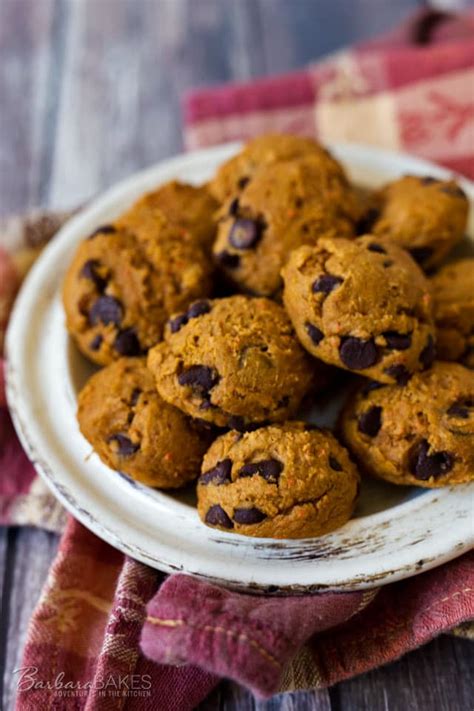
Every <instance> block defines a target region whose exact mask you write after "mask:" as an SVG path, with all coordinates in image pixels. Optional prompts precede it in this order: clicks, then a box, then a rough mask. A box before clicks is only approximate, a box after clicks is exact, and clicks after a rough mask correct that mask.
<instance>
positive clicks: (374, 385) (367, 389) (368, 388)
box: [362, 380, 385, 395]
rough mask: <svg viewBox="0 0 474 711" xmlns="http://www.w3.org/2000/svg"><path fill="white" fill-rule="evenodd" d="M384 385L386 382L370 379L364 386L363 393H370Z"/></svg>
mask: <svg viewBox="0 0 474 711" xmlns="http://www.w3.org/2000/svg"><path fill="white" fill-rule="evenodd" d="M384 387H385V383H379V382H378V381H377V380H368V381H367V382H366V383H365V385H364V386H363V388H362V394H363V395H368V394H369V393H371V392H372V391H373V390H380V388H384Z"/></svg>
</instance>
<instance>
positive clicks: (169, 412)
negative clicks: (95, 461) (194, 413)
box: [77, 358, 209, 489]
mask: <svg viewBox="0 0 474 711" xmlns="http://www.w3.org/2000/svg"><path fill="white" fill-rule="evenodd" d="M78 402H79V404H78V413H77V417H78V421H79V426H80V429H81V432H82V434H83V435H84V437H85V438H86V439H87V440H88V441H89V442H90V443H91V445H92V446H93V448H94V450H95V451H96V452H97V454H98V455H99V457H100V458H101V459H102V461H103V462H104V463H105V464H107V465H108V466H110V467H111V468H112V469H116V470H118V471H121V472H124V473H126V474H128V475H129V476H131V477H132V478H133V479H136V480H137V481H140V482H142V483H144V484H148V485H149V486H153V487H157V488H162V489H169V488H177V487H180V486H183V485H184V484H186V483H187V482H188V481H191V480H192V479H194V478H195V477H196V476H197V475H198V474H199V471H200V466H201V460H202V457H203V455H204V452H205V451H206V449H207V447H208V445H209V436H208V435H207V434H205V433H204V432H202V431H200V429H199V427H198V425H197V424H194V423H193V422H192V421H191V420H190V419H189V418H187V417H186V416H185V415H183V413H182V412H181V411H180V410H178V409H176V408H174V407H172V406H171V405H168V404H167V403H166V402H164V401H163V400H162V399H161V397H160V396H159V395H158V393H157V392H156V388H155V382H154V378H153V376H152V374H151V373H150V371H149V370H148V369H147V367H146V362H145V359H144V358H121V359H120V360H118V361H115V362H114V363H112V364H111V365H109V366H107V367H106V368H103V369H102V370H100V371H99V372H97V373H95V375H93V376H92V377H91V378H90V380H89V381H88V382H87V383H86V385H85V387H84V388H83V389H82V391H81V392H80V394H79V401H78Z"/></svg>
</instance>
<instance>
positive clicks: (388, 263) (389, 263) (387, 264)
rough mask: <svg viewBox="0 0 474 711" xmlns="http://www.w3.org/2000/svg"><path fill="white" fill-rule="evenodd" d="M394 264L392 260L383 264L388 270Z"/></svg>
mask: <svg viewBox="0 0 474 711" xmlns="http://www.w3.org/2000/svg"><path fill="white" fill-rule="evenodd" d="M392 264H393V262H392V260H391V259H385V260H384V261H383V262H382V266H383V267H385V269H388V267H391V266H392Z"/></svg>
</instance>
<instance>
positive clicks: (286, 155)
mask: <svg viewBox="0 0 474 711" xmlns="http://www.w3.org/2000/svg"><path fill="white" fill-rule="evenodd" d="M308 155H311V156H313V158H314V160H315V161H316V162H317V164H318V165H319V167H320V169H321V171H323V172H324V173H326V174H334V175H339V176H341V175H342V174H343V170H342V168H341V166H340V164H339V163H338V162H337V161H336V160H335V159H334V158H333V157H332V156H331V154H330V153H329V151H328V150H326V148H324V147H323V146H322V145H321V144H319V143H318V142H317V141H315V140H314V139H312V138H304V137H302V136H293V135H291V134H289V133H275V134H271V133H270V134H265V135H263V136H257V137H256V138H253V139H252V140H251V141H249V142H248V143H247V144H246V145H245V146H244V147H243V149H242V150H241V151H240V152H239V153H238V154H237V155H236V156H234V157H233V158H230V159H229V160H228V161H226V162H225V163H224V164H223V165H221V166H220V168H219V169H218V170H217V172H216V175H215V177H214V179H213V180H212V181H211V182H210V185H209V189H210V191H211V192H212V194H213V195H214V196H215V198H216V199H217V200H218V201H219V202H225V201H227V200H228V199H230V198H234V197H235V196H236V195H237V194H238V193H239V192H240V191H241V190H243V188H244V187H245V186H246V185H248V183H249V182H250V180H252V179H253V177H254V175H255V173H256V172H257V171H258V170H259V169H260V168H261V167H262V166H267V165H274V164H275V163H279V162H281V161H288V160H294V159H295V158H304V157H305V156H308Z"/></svg>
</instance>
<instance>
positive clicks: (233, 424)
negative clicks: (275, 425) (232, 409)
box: [227, 415, 268, 432]
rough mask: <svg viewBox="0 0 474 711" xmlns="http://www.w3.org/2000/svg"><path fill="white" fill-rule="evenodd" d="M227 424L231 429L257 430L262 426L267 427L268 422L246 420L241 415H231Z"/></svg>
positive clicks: (241, 430) (240, 430)
mask: <svg viewBox="0 0 474 711" xmlns="http://www.w3.org/2000/svg"><path fill="white" fill-rule="evenodd" d="M227 425H228V427H230V429H231V430H236V431H237V432H255V430H259V429H260V428H261V427H266V426H267V425H268V422H266V421H263V422H245V419H244V418H243V417H241V416H240V415H230V416H229V418H228V420H227Z"/></svg>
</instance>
